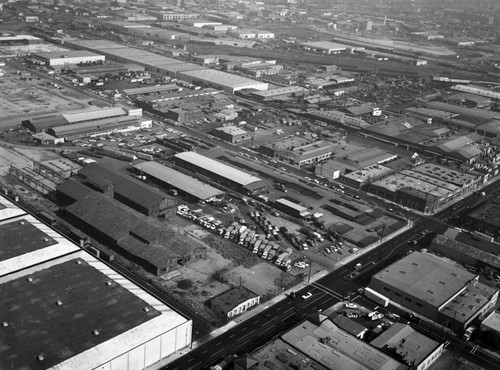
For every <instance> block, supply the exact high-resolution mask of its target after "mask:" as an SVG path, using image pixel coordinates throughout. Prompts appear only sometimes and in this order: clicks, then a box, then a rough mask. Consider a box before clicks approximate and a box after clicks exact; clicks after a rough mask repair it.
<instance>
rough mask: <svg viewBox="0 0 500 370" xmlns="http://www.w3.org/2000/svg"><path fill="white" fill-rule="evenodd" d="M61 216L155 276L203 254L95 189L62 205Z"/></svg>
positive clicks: (202, 249) (193, 244)
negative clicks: (63, 214)
mask: <svg viewBox="0 0 500 370" xmlns="http://www.w3.org/2000/svg"><path fill="white" fill-rule="evenodd" d="M65 217H66V219H67V220H68V221H69V222H70V223H72V224H73V225H75V226H76V227H78V228H79V229H80V230H82V231H83V232H85V233H86V234H88V235H91V236H92V237H94V238H95V239H97V240H99V241H100V242H102V243H104V244H106V245H108V246H110V247H111V248H113V249H115V250H117V251H118V252H119V253H120V254H122V255H123V256H124V257H126V258H128V259H130V260H131V261H133V262H135V263H137V264H138V265H140V266H142V267H143V268H144V269H146V270H147V271H149V272H151V273H153V274H156V275H161V274H164V273H167V272H169V271H172V270H175V269H177V268H179V267H180V266H182V265H184V264H186V263H187V262H188V261H190V260H192V259H198V258H203V257H204V256H205V254H206V248H205V247H204V246H202V245H200V244H199V243H197V242H195V241H194V240H191V239H190V238H179V237H178V236H177V235H176V234H175V233H174V232H173V230H171V229H165V228H164V227H163V226H162V225H161V224H159V223H158V221H156V220H151V219H150V218H147V217H146V216H144V215H141V214H140V213H137V212H136V211H133V210H132V209H129V208H127V207H125V206H122V205H120V204H119V203H118V202H116V201H114V200H113V199H110V198H108V197H106V196H103V195H101V194H99V193H96V192H91V193H89V194H87V195H86V196H85V197H84V198H83V199H80V200H78V201H76V202H75V203H73V204H71V205H70V206H68V207H66V209H65Z"/></svg>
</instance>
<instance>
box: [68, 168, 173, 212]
mask: <svg viewBox="0 0 500 370" xmlns="http://www.w3.org/2000/svg"><path fill="white" fill-rule="evenodd" d="M77 179H78V180H80V181H81V182H82V183H83V184H85V185H87V186H89V187H91V188H93V189H94V190H97V191H99V192H101V193H104V194H106V195H108V196H110V197H112V198H114V199H116V200H118V201H120V202H122V203H123V204H126V205H128V206H129V207H131V208H133V209H135V210H136V211H139V212H141V213H144V214H145V215H148V216H152V215H159V214H165V213H172V212H174V211H175V206H176V205H177V201H176V200H175V199H174V198H172V197H169V196H167V195H166V194H164V193H162V192H161V191H159V190H156V189H154V188H152V187H150V186H148V185H146V184H143V183H141V182H139V181H135V180H134V179H132V178H131V177H127V176H123V175H121V174H118V173H116V172H113V171H111V170H108V169H107V168H105V167H103V166H101V165H99V164H97V163H91V164H88V165H86V166H85V167H83V168H82V169H81V170H80V171H79V172H78V176H77Z"/></svg>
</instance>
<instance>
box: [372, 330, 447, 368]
mask: <svg viewBox="0 0 500 370" xmlns="http://www.w3.org/2000/svg"><path fill="white" fill-rule="evenodd" d="M370 344H371V345H372V346H374V347H377V348H379V349H381V350H382V351H384V352H385V353H387V354H391V355H393V357H395V358H397V359H398V360H399V361H401V362H402V363H404V364H406V365H408V366H413V368H414V369H415V370H425V369H427V368H428V367H430V366H431V365H432V364H433V363H434V362H436V361H437V360H438V359H439V357H440V356H441V355H442V354H443V351H444V343H438V342H436V341H434V340H432V339H430V338H428V337H426V336H425V335H423V334H420V333H419V332H418V331H416V330H414V329H413V328H412V327H411V326H410V325H406V324H402V323H399V322H397V323H395V324H394V325H392V326H391V327H390V328H389V329H387V330H386V331H384V332H383V333H382V334H380V335H379V336H378V337H377V338H375V339H374V340H372V341H371V342H370Z"/></svg>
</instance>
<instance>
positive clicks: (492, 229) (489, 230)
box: [466, 202, 500, 238]
mask: <svg viewBox="0 0 500 370" xmlns="http://www.w3.org/2000/svg"><path fill="white" fill-rule="evenodd" d="M466 222H467V225H468V226H469V227H471V228H472V229H474V230H478V231H481V232H483V233H486V234H489V235H492V236H493V237H494V238H497V237H498V235H499V234H500V204H499V203H498V202H491V203H487V204H483V205H481V206H480V207H479V208H476V209H475V210H473V211H472V212H470V213H469V214H467V216H466Z"/></svg>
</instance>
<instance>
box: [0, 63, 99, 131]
mask: <svg viewBox="0 0 500 370" xmlns="http://www.w3.org/2000/svg"><path fill="white" fill-rule="evenodd" d="M6 69H7V71H8V76H5V77H2V78H1V79H0V91H2V95H1V96H0V116H1V117H2V118H3V119H2V121H1V123H0V125H1V126H3V127H9V126H12V125H13V124H20V123H21V122H22V121H23V120H25V119H26V118H28V117H29V116H33V115H39V114H45V113H46V114H50V113H61V112H62V111H65V110H74V109H81V108H86V107H88V104H87V103H88V100H89V99H88V98H85V97H83V96H81V95H80V94H77V93H74V92H71V91H68V90H67V89H64V88H63V89H58V88H56V87H53V86H48V83H47V80H44V79H37V78H36V77H32V76H25V77H23V80H21V76H19V75H16V74H15V71H16V70H15V69H12V68H8V67H7V68H6ZM30 78H31V80H30ZM0 129H2V127H0Z"/></svg>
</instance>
